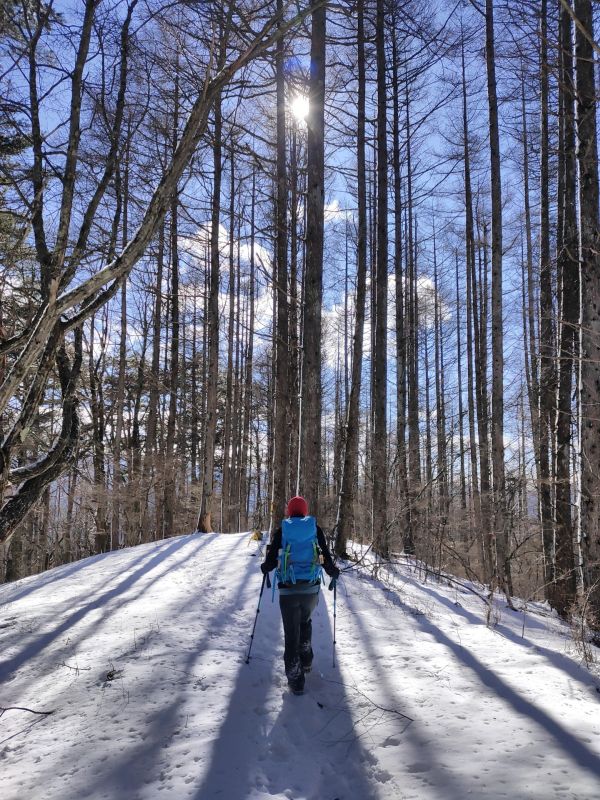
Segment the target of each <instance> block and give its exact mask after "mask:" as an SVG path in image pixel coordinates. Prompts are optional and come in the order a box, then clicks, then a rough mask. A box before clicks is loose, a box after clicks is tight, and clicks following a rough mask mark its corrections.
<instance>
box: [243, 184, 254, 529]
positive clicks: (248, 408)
mask: <svg viewBox="0 0 600 800" xmlns="http://www.w3.org/2000/svg"><path fill="white" fill-rule="evenodd" d="M251 204H252V205H251V212H250V281H249V284H248V297H249V306H250V307H249V311H248V317H249V319H248V340H247V345H246V359H245V363H246V368H245V374H244V401H243V404H244V412H243V421H242V454H241V459H240V505H241V512H242V513H241V521H240V524H241V527H242V529H245V528H246V527H247V526H248V495H249V480H248V461H249V460H251V459H250V451H251V448H252V440H251V430H250V425H251V417H252V398H253V391H252V390H253V370H254V294H255V291H256V288H255V207H256V175H255V173H252V198H251Z"/></svg>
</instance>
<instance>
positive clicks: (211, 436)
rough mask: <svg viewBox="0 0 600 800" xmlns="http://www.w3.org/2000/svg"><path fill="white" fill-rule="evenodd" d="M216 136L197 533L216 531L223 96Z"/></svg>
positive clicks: (216, 108) (217, 110)
mask: <svg viewBox="0 0 600 800" xmlns="http://www.w3.org/2000/svg"><path fill="white" fill-rule="evenodd" d="M214 115H215V124H214V133H213V169H214V178H213V198H212V213H211V230H210V292H209V298H208V376H207V386H206V426H205V433H204V447H203V458H202V499H201V501H200V514H199V516H198V523H197V529H198V531H199V532H201V533H210V532H211V531H212V518H211V515H212V504H213V500H212V498H213V491H214V465H215V440H216V431H217V383H218V378H219V274H220V264H219V262H220V257H221V254H220V249H219V222H220V210H221V172H222V163H221V162H222V157H221V149H222V144H221V138H222V129H223V120H222V116H221V96H220V95H219V96H218V97H217V98H216V99H215V104H214Z"/></svg>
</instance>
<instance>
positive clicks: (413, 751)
mask: <svg viewBox="0 0 600 800" xmlns="http://www.w3.org/2000/svg"><path fill="white" fill-rule="evenodd" d="M374 583H375V585H376V586H378V588H382V589H383V587H382V586H381V585H380V584H377V583H376V582H374ZM344 603H345V606H346V608H347V609H348V610H349V611H350V612H351V614H352V621H351V625H352V627H353V628H356V629H357V632H358V636H357V639H358V640H359V641H360V643H361V645H362V647H363V648H364V650H365V651H366V655H367V656H368V664H369V667H370V669H371V678H372V679H374V680H375V681H376V684H377V687H378V689H379V690H380V691H381V694H382V695H383V697H385V705H390V704H391V705H392V706H393V707H395V708H396V707H397V708H401V707H402V705H403V703H402V701H401V698H400V697H398V689H397V681H396V682H392V681H391V680H390V677H391V676H390V670H389V667H387V666H386V665H384V664H382V663H381V654H380V653H378V652H377V650H376V647H375V644H374V642H373V636H372V633H371V631H370V628H369V626H368V624H367V618H365V617H364V616H363V615H362V614H361V610H362V609H361V605H360V603H358V602H356V601H355V600H354V599H353V598H352V595H351V594H350V593H348V592H346V593H345V597H344ZM391 633H392V629H390V634H391ZM390 743H391V744H392V745H396V746H398V747H399V750H398V754H399V757H398V759H397V770H398V771H397V774H396V775H395V777H396V779H397V780H398V782H399V783H400V785H402V775H403V774H404V773H410V774H411V776H412V778H411V780H412V782H413V783H414V782H419V781H420V782H422V783H423V796H424V797H429V796H431V795H432V792H436V794H439V795H440V798H443V800H464V798H465V797H466V796H467V794H468V787H467V786H465V784H464V783H463V782H462V781H461V779H460V778H459V776H458V775H457V774H456V773H455V772H454V771H452V769H451V768H450V767H448V766H447V765H445V764H443V763H442V762H441V758H440V756H442V754H441V753H439V752H438V749H436V747H435V742H432V741H431V740H430V739H429V738H428V737H427V735H426V734H425V733H424V732H423V731H422V729H421V725H420V723H419V720H418V719H417V720H414V721H413V722H412V724H411V725H410V728H409V729H408V731H407V735H406V738H405V739H402V740H399V738H398V737H397V736H394V737H391V738H390V739H388V740H386V741H384V742H383V743H382V744H381V746H382V747H387V746H389V744H390ZM400 745H402V747H401V749H400Z"/></svg>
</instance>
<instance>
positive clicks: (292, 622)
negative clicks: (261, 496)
mask: <svg viewBox="0 0 600 800" xmlns="http://www.w3.org/2000/svg"><path fill="white" fill-rule="evenodd" d="M287 515H288V516H287V519H284V520H283V523H282V525H281V528H277V530H276V531H275V533H274V534H273V538H272V539H271V543H270V544H269V545H268V546H267V554H266V556H265V560H264V561H263V563H262V564H261V565H260V569H261V571H262V573H263V575H266V574H267V573H269V572H271V570H273V569H277V572H276V573H275V577H276V579H277V585H278V588H279V608H280V609H281V619H282V620H283V632H284V638H285V651H284V654H283V660H284V663H285V674H286V676H287V679H288V684H289V686H290V689H291V690H292V691H293V692H294V694H302V692H303V691H304V673H305V672H310V669H311V666H312V660H313V651H312V645H311V637H312V621H311V615H312V613H313V611H314V610H315V608H316V606H317V603H318V602H319V589H320V588H321V571H322V569H324V570H325V572H326V573H327V574H328V575H329V576H330V577H331V578H334V579H337V578H338V576H339V574H340V571H339V569H338V568H337V567H336V566H335V564H334V563H333V559H332V558H331V553H330V552H329V548H328V547H327V542H326V541H325V535H324V533H323V531H322V530H321V528H320V527H319V526H318V525H317V522H316V520H315V518H314V517H309V516H308V505H307V503H306V500H305V499H304V498H303V497H299V496H298V497H292V499H291V500H290V501H289V503H288V504H287Z"/></svg>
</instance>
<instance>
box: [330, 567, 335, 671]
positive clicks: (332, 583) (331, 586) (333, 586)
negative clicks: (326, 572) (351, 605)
mask: <svg viewBox="0 0 600 800" xmlns="http://www.w3.org/2000/svg"><path fill="white" fill-rule="evenodd" d="M329 588H330V589H333V647H332V652H331V660H332V665H333V666H334V667H335V623H336V618H337V609H336V605H337V580H336V579H335V578H334V579H333V580H332V581H331V583H330V584H329Z"/></svg>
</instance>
